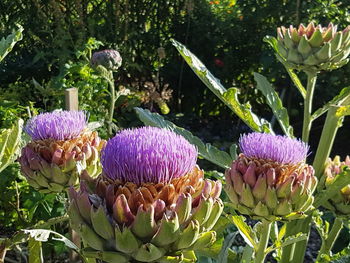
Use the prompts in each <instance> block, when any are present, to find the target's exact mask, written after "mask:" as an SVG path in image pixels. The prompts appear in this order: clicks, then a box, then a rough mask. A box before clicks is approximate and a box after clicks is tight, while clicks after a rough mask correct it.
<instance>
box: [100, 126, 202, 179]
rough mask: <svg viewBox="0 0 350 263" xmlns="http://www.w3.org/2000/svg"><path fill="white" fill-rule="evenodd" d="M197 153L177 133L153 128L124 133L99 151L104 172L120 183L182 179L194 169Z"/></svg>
mask: <svg viewBox="0 0 350 263" xmlns="http://www.w3.org/2000/svg"><path fill="white" fill-rule="evenodd" d="M196 161H197V149H196V148H195V147H194V146H193V145H192V144H190V143H189V142H188V141H187V140H186V139H185V138H183V137H182V136H180V135H177V134H176V133H174V132H172V131H169V130H166V129H160V128H155V127H142V128H137V129H127V130H123V131H121V132H120V133H118V134H117V135H116V136H115V137H113V138H112V139H110V140H109V141H108V142H107V145H106V147H105V148H104V149H103V150H102V158H101V162H102V167H103V172H104V173H105V174H106V175H107V176H108V177H109V178H112V179H120V180H122V181H123V182H133V183H135V184H141V183H147V182H151V183H159V182H169V181H170V180H171V179H173V178H177V177H181V176H184V175H185V174H186V173H188V172H190V171H191V170H192V168H193V167H194V166H195V165H196Z"/></svg>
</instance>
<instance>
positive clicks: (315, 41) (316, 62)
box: [267, 22, 350, 71]
mask: <svg viewBox="0 0 350 263" xmlns="http://www.w3.org/2000/svg"><path fill="white" fill-rule="evenodd" d="M349 31H350V26H347V27H346V28H345V29H344V30H343V31H337V26H336V25H333V24H332V23H330V24H329V25H328V26H327V27H322V26H321V25H318V26H315V25H314V23H312V22H311V23H310V24H309V25H308V26H307V27H305V26H304V25H303V24H300V25H299V27H298V28H294V27H293V26H290V27H289V28H285V27H283V26H282V27H279V28H277V39H276V38H272V37H268V38H267V42H268V43H269V44H270V45H271V46H272V47H273V49H274V50H275V52H276V56H277V58H278V59H279V60H280V61H281V62H282V63H285V64H287V65H288V66H289V67H290V68H294V69H297V70H313V71H319V70H333V69H337V68H339V67H342V66H343V65H345V64H346V63H347V62H348V59H347V57H348V56H349V53H350V32H349Z"/></svg>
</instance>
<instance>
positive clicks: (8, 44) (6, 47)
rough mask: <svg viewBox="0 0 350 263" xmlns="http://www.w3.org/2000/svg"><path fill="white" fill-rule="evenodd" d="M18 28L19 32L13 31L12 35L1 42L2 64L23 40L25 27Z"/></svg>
mask: <svg viewBox="0 0 350 263" xmlns="http://www.w3.org/2000/svg"><path fill="white" fill-rule="evenodd" d="M17 27H18V29H17V30H13V31H12V33H11V34H10V35H8V36H7V37H6V38H2V39H1V40H0V62H1V61H2V60H3V59H4V58H5V57H6V55H7V54H8V53H10V51H11V50H12V49H13V47H14V46H15V44H16V43H17V42H18V41H20V40H21V39H22V38H23V35H22V31H23V27H22V26H20V25H17Z"/></svg>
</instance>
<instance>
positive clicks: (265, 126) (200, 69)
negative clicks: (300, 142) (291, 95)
mask: <svg viewBox="0 0 350 263" xmlns="http://www.w3.org/2000/svg"><path fill="white" fill-rule="evenodd" d="M171 41H172V44H173V45H174V46H175V47H176V48H177V50H178V51H179V53H180V54H181V56H182V57H183V58H184V59H185V61H186V62H187V64H188V65H189V66H190V68H191V69H192V70H193V71H194V73H196V75H197V76H198V77H199V78H200V80H201V81H202V82H203V83H204V84H205V85H206V86H207V87H208V88H209V89H210V90H211V91H212V92H213V93H214V94H215V95H216V96H217V97H218V98H219V99H220V100H221V101H222V102H223V103H225V104H226V106H228V107H229V108H230V109H231V110H232V111H233V112H234V113H235V114H236V115H237V116H238V117H239V118H241V119H242V121H244V122H245V123H246V124H247V125H248V126H249V127H250V128H251V129H252V130H254V131H259V132H267V133H273V132H272V129H271V125H270V124H269V123H268V122H267V121H266V120H264V119H260V118H259V117H258V116H256V115H255V114H254V113H253V112H252V111H251V106H250V104H249V103H245V104H241V103H240V102H239V101H238V97H237V94H238V90H237V89H235V88H231V89H229V90H226V89H225V87H224V86H222V84H221V83H220V81H219V80H218V79H217V78H215V77H214V75H213V74H212V73H211V72H210V71H209V70H208V69H207V68H206V67H205V65H204V64H203V63H202V62H201V61H200V60H199V59H198V58H197V57H196V56H195V55H194V54H192V53H191V51H189V50H188V49H187V48H186V47H185V46H184V45H182V44H181V43H179V42H177V41H176V40H171Z"/></svg>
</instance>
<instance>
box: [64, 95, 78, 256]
mask: <svg viewBox="0 0 350 263" xmlns="http://www.w3.org/2000/svg"><path fill="white" fill-rule="evenodd" d="M65 99H66V110H79V101H78V89H77V88H70V89H66V91H65ZM69 232H70V236H71V240H72V241H73V243H74V244H75V245H76V246H77V247H78V248H80V247H81V239H80V236H79V235H78V233H77V232H75V231H74V230H73V229H71V228H69ZM69 259H70V262H78V261H79V255H78V254H77V253H76V252H74V251H73V250H71V252H70V253H69Z"/></svg>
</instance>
